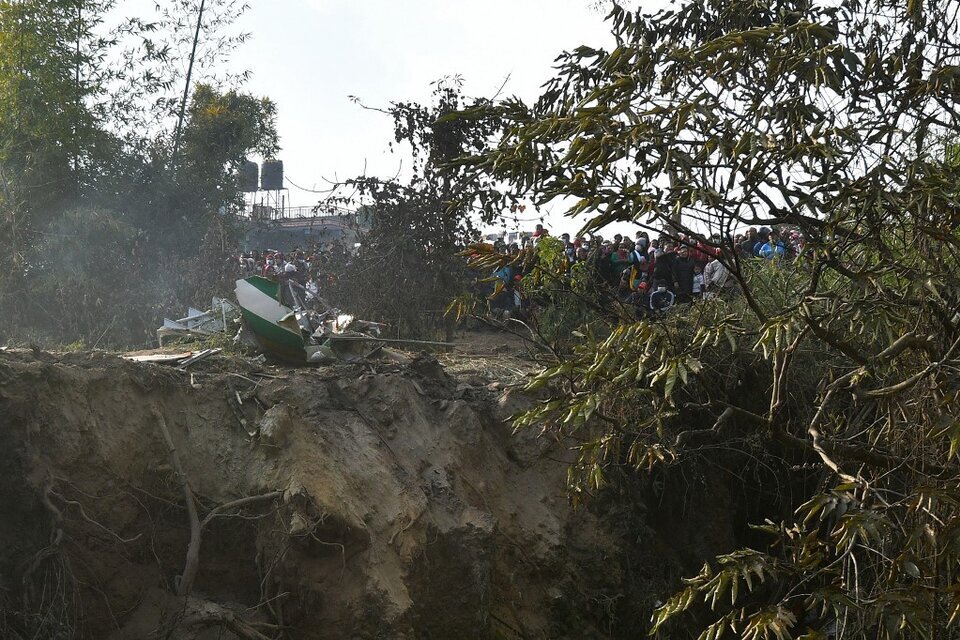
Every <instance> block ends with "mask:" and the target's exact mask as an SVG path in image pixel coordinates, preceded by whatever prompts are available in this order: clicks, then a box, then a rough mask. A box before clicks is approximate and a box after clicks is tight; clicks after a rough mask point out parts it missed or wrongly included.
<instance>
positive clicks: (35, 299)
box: [0, 0, 278, 345]
mask: <svg viewBox="0 0 960 640" xmlns="http://www.w3.org/2000/svg"><path fill="white" fill-rule="evenodd" d="M186 2H187V0H183V1H181V0H176V1H175V2H174V0H170V2H164V3H160V4H158V6H157V11H158V12H159V13H160V15H159V18H158V20H157V21H156V22H151V21H148V20H143V19H140V18H129V19H127V20H125V21H123V22H122V23H121V24H120V25H119V26H116V27H112V26H110V25H108V24H105V20H106V19H107V17H108V16H110V15H111V14H110V10H111V9H112V8H113V7H114V4H115V3H114V2H113V1H112V0H24V1H22V2H3V1H2V0H0V309H2V311H3V313H2V314H0V323H2V325H3V327H2V331H3V332H4V333H7V335H10V334H12V335H14V336H18V337H20V338H21V339H30V340H36V339H42V338H47V339H52V340H55V341H61V340H63V341H66V342H73V341H76V340H78V339H84V340H89V341H90V342H91V343H99V342H100V340H101V338H103V337H104V336H106V340H105V341H104V342H103V344H108V343H112V344H115V345H116V344H119V343H126V344H129V343H130V342H131V341H132V342H135V343H138V344H139V343H141V342H142V341H143V340H144V338H145V337H146V336H148V335H151V334H152V331H151V330H150V329H151V327H153V326H155V324H156V323H157V322H159V320H160V318H162V307H165V306H176V307H182V306H184V305H187V304H195V303H197V300H196V296H198V295H200V294H201V293H202V294H203V296H204V297H207V296H208V294H209V289H208V288H207V287H208V286H210V285H212V284H213V283H212V282H211V280H212V278H211V274H213V273H220V272H222V271H223V265H224V264H225V262H224V260H225V252H226V251H227V250H228V248H230V247H232V245H233V244H234V240H235V239H236V236H237V234H238V232H239V231H240V225H239V224H238V223H237V220H236V217H235V214H236V213H237V211H238V210H239V206H238V197H239V192H238V190H237V189H236V188H235V187H236V179H235V170H236V167H237V166H238V164H239V161H240V160H241V159H242V158H243V157H244V156H245V155H246V154H247V153H250V152H253V151H255V150H256V151H257V152H260V153H264V154H265V155H271V154H273V153H275V151H276V149H277V148H278V141H277V132H276V126H275V119H276V108H275V106H274V105H273V103H272V102H270V101H269V100H268V99H265V98H257V97H253V96H250V95H249V94H246V93H244V92H242V91H241V90H240V89H239V88H233V89H224V88H222V87H215V86H214V85H213V84H211V82H212V80H213V79H214V78H215V76H216V75H217V73H218V68H217V66H216V63H217V61H219V60H222V59H223V57H224V56H225V55H227V54H229V52H230V51H231V50H232V48H233V47H234V46H235V45H236V44H238V43H239V42H241V41H242V40H243V36H232V35H230V34H229V33H228V32H227V31H226V29H227V27H228V26H229V24H230V23H231V21H232V20H233V19H234V18H235V16H236V15H238V13H239V12H240V11H242V8H241V7H240V6H239V5H238V4H237V3H236V2H233V1H232V0H215V1H213V2H208V3H207V8H208V9H209V11H208V12H207V13H206V14H205V15H206V16H207V20H206V21H205V29H204V30H203V36H204V37H203V38H202V44H203V45H204V46H202V47H201V60H200V62H199V65H198V69H199V77H201V78H202V79H204V80H206V82H201V83H198V84H197V85H196V91H195V95H194V96H193V99H192V100H191V102H190V110H189V113H188V119H187V123H186V128H185V130H184V143H183V156H184V157H185V160H184V161H183V162H181V163H180V166H181V168H182V169H183V170H182V171H180V172H177V173H175V172H173V171H171V170H170V168H169V156H170V151H169V149H170V146H171V143H172V135H171V134H172V119H171V105H172V104H174V102H175V101H174V100H173V99H172V98H171V97H170V96H172V95H175V94H176V95H179V94H182V91H183V85H182V84H178V82H177V81H178V80H179V79H180V75H178V73H177V71H176V68H177V66H178V65H177V64H174V62H175V60H173V52H176V51H178V50H179V45H180V44H182V42H183V40H184V33H183V31H184V29H183V28H182V27H183V25H182V24H180V23H179V22H178V21H177V18H176V16H175V12H174V11H173V9H171V7H172V6H173V5H174V4H175V5H176V6H177V7H180V8H184V5H185V3H186ZM192 36H193V30H190V39H191V43H192ZM211 45H213V46H211ZM233 79H234V80H237V79H238V78H236V77H233ZM224 81H225V82H230V81H231V80H230V76H227V78H226V79H225V80H224ZM93 230H100V231H102V232H103V233H102V234H97V233H88V232H91V231H93ZM80 240H83V241H84V243H83V244H82V245H80V244H78V243H79V241H80ZM202 246H203V247H205V249H204V251H203V253H204V254H205V257H204V259H200V260H198V254H200V253H201V247H202ZM214 248H216V249H217V251H213V249H214ZM57 258H60V259H59V260H58V259H57ZM114 268H122V269H123V277H122V278H118V277H116V275H115V274H114V271H113V270H114ZM163 271H166V272H167V273H163ZM172 274H176V275H172ZM191 280H192V281H191ZM121 282H129V283H131V286H130V287H128V288H126V290H124V289H121V288H119V287H118V284H119V283H121ZM218 284H219V281H218ZM131 289H133V290H134V291H131ZM94 292H95V293H94ZM208 299H209V298H208ZM201 304H202V303H201ZM121 306H123V307H125V311H124V312H123V313H116V312H115V310H116V309H117V308H118V307H121ZM121 317H122V319H123V320H122V321H121V320H118V318H121ZM23 318H31V319H32V320H33V322H31V323H29V325H30V326H26V325H25V323H24V321H23ZM28 334H29V335H28Z"/></svg>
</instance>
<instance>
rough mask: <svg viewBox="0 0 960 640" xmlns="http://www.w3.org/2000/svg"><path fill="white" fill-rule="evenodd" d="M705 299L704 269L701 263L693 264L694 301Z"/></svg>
mask: <svg viewBox="0 0 960 640" xmlns="http://www.w3.org/2000/svg"><path fill="white" fill-rule="evenodd" d="M701 297H703V267H701V266H700V263H699V262H696V261H694V263H693V299H694V300H699V299H700V298H701Z"/></svg>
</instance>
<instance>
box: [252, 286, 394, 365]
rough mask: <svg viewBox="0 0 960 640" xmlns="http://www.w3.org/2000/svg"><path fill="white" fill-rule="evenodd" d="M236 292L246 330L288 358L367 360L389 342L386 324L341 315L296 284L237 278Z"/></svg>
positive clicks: (272, 351) (267, 349)
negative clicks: (385, 333) (386, 337)
mask: <svg viewBox="0 0 960 640" xmlns="http://www.w3.org/2000/svg"><path fill="white" fill-rule="evenodd" d="M236 294H237V302H238V304H239V305H240V311H241V314H242V316H243V321H244V325H245V326H246V328H247V329H249V331H250V332H251V333H252V334H253V336H254V337H255V338H256V340H257V343H258V344H259V345H260V348H261V349H263V350H264V351H265V352H267V353H269V354H271V355H273V356H275V357H277V358H280V359H282V360H287V361H293V362H297V363H304V362H309V363H322V362H336V361H340V362H351V363H352V362H362V361H364V360H367V359H370V358H373V357H380V356H381V355H382V354H383V351H384V344H385V343H386V342H388V340H385V339H384V338H381V337H380V332H381V330H382V329H383V327H384V326H386V325H383V324H381V323H378V322H369V321H366V320H359V319H357V318H354V317H353V316H351V315H348V314H344V313H341V311H340V310H339V309H335V308H333V307H330V306H329V305H328V304H327V303H326V301H324V300H323V299H322V298H320V297H319V296H315V295H313V294H312V293H311V292H309V291H307V290H306V289H304V288H303V287H302V286H300V285H299V284H297V283H296V282H294V281H292V280H274V279H269V278H262V277H260V276H251V277H249V278H244V279H242V280H237V288H236ZM238 338H239V336H238ZM390 342H393V341H390Z"/></svg>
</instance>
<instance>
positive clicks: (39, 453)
mask: <svg viewBox="0 0 960 640" xmlns="http://www.w3.org/2000/svg"><path fill="white" fill-rule="evenodd" d="M460 364H461V366H458V367H455V368H448V369H445V368H444V367H443V366H442V365H441V364H440V363H439V362H438V361H437V360H436V359H435V358H434V357H433V356H428V355H421V356H413V357H411V358H410V359H409V361H407V362H402V363H396V362H395V363H380V364H376V365H362V366H361V365H352V366H347V365H343V366H335V367H326V368H319V369H284V368H279V367H264V366H260V365H256V364H254V363H252V362H251V361H249V360H245V359H241V358H228V357H220V356H218V357H215V358H210V359H208V360H206V361H204V362H202V363H198V364H197V365H195V368H194V367H191V369H190V370H189V371H178V370H176V369H174V368H172V367H168V366H163V365H156V364H142V363H135V362H129V361H126V360H123V359H121V358H120V357H117V356H115V355H110V354H105V353H98V352H95V353H67V354H49V353H45V352H39V351H29V350H23V351H16V350H14V351H6V352H2V353H0V481H2V491H0V514H2V515H0V607H2V616H0V636H2V637H4V638H18V637H22V638H112V639H140V638H182V639H185V638H257V639H259V640H263V639H264V638H270V639H277V638H291V639H326V638H356V639H360V638H391V639H392V638H397V639H400V638H403V639H413V638H418V639H423V638H441V639H447V638H590V637H596V638H607V637H636V634H637V632H638V631H640V630H642V629H643V628H645V627H646V624H647V621H648V619H649V612H650V609H651V607H652V605H653V603H654V601H655V599H656V598H658V597H662V596H663V591H664V588H665V586H666V585H671V584H674V582H675V580H676V578H677V576H678V575H680V574H681V572H682V570H683V569H684V568H685V567H687V566H689V565H691V563H692V562H695V561H697V559H698V558H702V557H703V556H704V554H705V553H709V552H710V551H712V550H717V549H723V548H726V547H729V546H732V544H733V542H732V540H731V538H732V534H731V533H730V532H729V531H728V530H727V529H728V528H727V527H726V526H725V525H724V524H723V521H724V518H721V517H717V518H712V516H711V508H712V507H711V503H712V502H713V499H707V498H702V499H701V498H698V496H697V495H696V494H697V492H696V491H693V492H692V493H691V492H687V494H686V495H685V497H684V503H683V505H682V506H683V508H681V505H680V503H679V501H676V500H673V501H671V500H666V501H665V498H664V496H663V495H662V494H658V493H657V490H658V488H657V486H656V483H655V482H654V483H652V484H651V487H650V488H649V490H648V491H647V492H646V495H647V496H648V498H647V499H646V500H642V501H640V500H638V501H635V503H633V506H632V507H630V508H628V509H625V508H624V507H623V501H622V500H619V501H611V503H615V504H617V505H619V506H618V507H617V509H616V510H612V508H605V507H604V505H603V503H602V501H600V502H596V503H595V504H594V505H593V506H592V507H591V508H589V509H579V510H572V509H571V508H570V507H569V504H568V500H567V497H566V495H565V474H566V464H565V463H566V460H567V459H568V456H569V454H568V448H569V447H568V446H566V445H565V444H564V443H558V442H554V441H550V440H548V439H545V438H537V437H536V434H533V433H529V434H527V433H521V434H518V435H513V434H512V433H511V429H510V426H509V423H508V422H505V420H506V419H507V418H508V417H509V416H510V415H511V413H512V412H514V411H516V410H517V409H518V408H521V407H522V406H524V403H529V402H532V401H533V400H531V399H528V398H524V397H522V396H521V395H519V394H518V393H516V392H511V391H510V390H509V389H508V388H507V387H506V386H505V385H503V384H501V382H500V381H498V380H496V379H495V378H497V377H498V376H497V372H496V370H495V369H491V367H490V366H489V363H488V361H479V362H478V363H476V366H470V363H469V362H467V364H466V365H463V363H460ZM659 490H660V491H661V492H662V490H663V487H659ZM714 497H715V496H714ZM698 501H699V502H702V504H698ZM689 513H698V514H701V517H710V518H712V520H711V521H712V523H713V525H712V526H710V527H689V526H687V527H683V526H681V522H682V521H683V520H684V518H686V517H688V514H689ZM703 514H706V515H703Z"/></svg>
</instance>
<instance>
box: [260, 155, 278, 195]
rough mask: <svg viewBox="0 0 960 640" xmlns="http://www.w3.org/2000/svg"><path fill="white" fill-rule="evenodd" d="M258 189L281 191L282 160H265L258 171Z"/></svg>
mask: <svg viewBox="0 0 960 640" xmlns="http://www.w3.org/2000/svg"><path fill="white" fill-rule="evenodd" d="M260 188H261V189H263V190H264V191H279V190H280V189H283V160H265V161H264V163H263V167H261V169H260Z"/></svg>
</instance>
